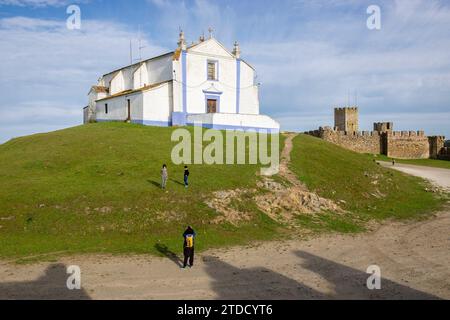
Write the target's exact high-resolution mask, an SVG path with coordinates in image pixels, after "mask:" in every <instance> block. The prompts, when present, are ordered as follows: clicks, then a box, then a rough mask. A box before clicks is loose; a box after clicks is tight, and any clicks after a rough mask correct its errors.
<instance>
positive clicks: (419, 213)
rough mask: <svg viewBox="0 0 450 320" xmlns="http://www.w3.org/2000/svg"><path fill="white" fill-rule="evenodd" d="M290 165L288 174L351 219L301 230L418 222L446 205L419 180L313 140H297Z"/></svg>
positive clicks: (315, 222)
mask: <svg viewBox="0 0 450 320" xmlns="http://www.w3.org/2000/svg"><path fill="white" fill-rule="evenodd" d="M291 159H292V160H291V169H292V170H293V171H294V172H295V173H296V174H297V176H298V177H299V179H300V180H302V181H303V182H305V184H306V185H307V186H308V188H309V189H310V190H311V191H314V192H316V193H318V194H319V195H321V196H323V197H325V198H329V199H333V200H335V201H336V202H338V203H339V204H340V205H341V207H342V208H343V209H345V210H348V211H350V213H351V214H350V216H349V215H344V216H342V217H339V216H338V217H336V216H331V215H328V216H326V215H325V216H324V217H320V218H319V219H314V218H310V217H303V218H302V219H301V220H302V221H301V222H302V223H303V224H304V225H305V226H309V227H316V228H321V227H323V226H328V227H329V228H335V229H337V230H341V231H352V230H357V229H359V226H361V225H363V224H364V222H366V221H368V220H370V219H385V218H399V219H402V218H417V217H419V218H420V217H423V216H424V214H426V213H429V212H431V211H432V210H435V209H437V208H439V207H440V206H441V205H442V204H443V202H444V201H445V199H443V198H442V197H440V196H438V195H436V194H434V193H432V192H428V191H427V190H426V189H427V188H429V184H428V183H427V182H425V181H424V180H422V179H420V178H416V177H412V176H408V175H405V174H403V173H400V172H397V171H394V170H389V169H386V168H383V167H381V166H380V165H378V164H376V162H375V161H374V160H373V159H372V158H371V157H370V156H368V155H365V154H359V153H355V152H352V151H349V150H346V149H343V148H341V147H339V146H336V145H334V144H331V143H328V142H326V141H323V140H321V139H318V138H314V137H311V136H307V135H299V136H297V137H296V138H295V140H294V150H293V152H292V155H291Z"/></svg>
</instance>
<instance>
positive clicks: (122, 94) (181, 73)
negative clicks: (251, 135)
mask: <svg viewBox="0 0 450 320" xmlns="http://www.w3.org/2000/svg"><path fill="white" fill-rule="evenodd" d="M255 79H256V72H255V69H254V68H253V67H252V66H251V65H249V64H248V63H247V62H245V61H244V60H242V59H241V57H240V49H239V45H238V43H235V45H234V49H233V51H232V52H230V51H228V50H227V49H226V48H225V47H224V46H223V45H222V44H221V43H220V42H218V41H217V40H216V39H215V38H214V37H212V36H210V37H209V39H205V38H204V37H200V40H199V42H197V43H195V44H192V45H191V46H187V45H186V41H185V38H184V33H183V32H181V33H180V37H179V41H178V48H177V49H176V50H175V51H173V52H169V53H166V54H164V55H161V56H157V57H154V58H151V59H148V60H144V61H142V62H139V63H135V64H132V65H130V66H127V67H124V68H121V69H118V70H115V71H113V72H110V73H107V74H105V75H103V76H102V77H101V78H100V79H99V81H98V83H97V85H95V86H93V87H92V88H91V90H90V92H89V105H88V106H87V107H85V108H84V122H85V123H87V122H94V121H97V122H103V121H126V122H131V123H138V124H144V125H150V126H185V125H198V124H201V125H202V126H204V127H207V128H213V129H218V130H222V129H225V130H228V129H238V130H239V129H245V130H247V129H255V130H259V129H266V130H269V131H270V132H272V133H277V132H279V130H280V125H279V123H278V122H276V121H275V120H273V119H272V118H270V117H269V116H266V115H260V114H259V94H258V89H259V86H258V84H257V83H255Z"/></svg>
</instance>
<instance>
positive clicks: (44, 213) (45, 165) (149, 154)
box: [0, 123, 442, 261]
mask: <svg viewBox="0 0 450 320" xmlns="http://www.w3.org/2000/svg"><path fill="white" fill-rule="evenodd" d="M173 130H174V128H155V127H147V126H141V125H132V124H124V123H102V124H90V125H86V126H79V127H74V128H70V129H66V130H62V131H57V132H52V133H48V134H38V135H33V136H28V137H23V138H18V139H14V140H12V141H10V142H8V143H6V144H3V145H0V243H1V246H0V258H5V257H9V258H25V257H27V258H26V259H25V261H30V260H32V259H34V258H30V257H33V256H36V255H37V256H38V257H37V258H36V259H38V260H40V259H43V257H45V254H50V256H51V254H53V253H63V254H72V253H87V252H92V253H101V252H104V253H153V254H155V253H156V254H157V253H158V249H157V247H158V246H159V247H160V248H164V247H165V246H167V248H168V250H171V251H174V252H176V253H179V252H180V251H181V250H180V249H181V248H180V246H181V240H182V238H181V233H182V232H183V230H184V228H185V226H186V225H187V224H191V225H193V226H194V228H195V229H196V231H197V233H198V235H199V237H198V241H197V244H196V246H197V248H198V249H199V250H204V249H206V248H210V247H218V246H224V245H233V244H244V243H248V242H250V241H253V240H267V239H273V238H277V237H284V236H286V235H287V234H289V233H290V232H291V231H287V230H286V229H285V228H284V227H283V226H281V225H280V224H278V223H276V222H274V221H272V220H271V219H270V218H268V217H267V216H266V215H265V214H263V213H261V212H260V211H259V210H258V209H257V207H256V205H255V203H253V201H252V199H251V198H249V199H245V200H244V201H242V202H241V203H239V204H238V206H239V210H245V211H247V212H249V213H251V215H252V219H251V220H250V221H249V222H247V223H242V224H240V225H239V226H238V227H236V226H234V225H232V224H230V223H222V224H213V223H211V222H212V221H213V220H214V218H216V217H217V213H215V212H214V210H212V209H211V208H209V207H208V206H207V205H205V203H204V200H205V199H206V198H208V197H210V196H211V192H212V191H215V190H226V189H234V188H246V187H252V188H253V187H254V186H255V183H256V181H257V179H258V178H257V176H256V174H255V173H256V172H257V171H258V170H259V166H257V165H233V166H231V165H214V166H209V165H191V166H190V167H189V168H190V171H191V177H190V183H191V185H190V187H189V189H187V190H186V189H185V188H184V186H183V176H182V175H183V167H182V166H174V165H171V159H170V154H171V150H172V147H173V146H174V145H175V144H176V143H174V142H171V141H170V137H171V134H172V132H173ZM189 130H190V131H192V130H193V129H192V128H190V129H189ZM280 140H281V146H280V147H282V142H283V140H284V139H283V138H281V139H280ZM292 160H293V163H292V169H293V170H294V171H295V172H296V173H297V174H298V176H299V177H300V179H301V180H303V181H304V182H305V183H306V184H307V185H308V186H309V187H310V188H311V189H313V190H316V191H317V192H319V193H320V194H321V195H322V196H324V197H328V198H332V199H335V200H336V201H338V200H344V201H346V203H345V204H342V206H343V207H345V208H346V209H347V210H349V211H350V213H348V214H345V215H336V214H334V213H325V214H321V215H319V216H317V217H315V218H311V217H310V216H301V217H299V218H298V222H299V223H300V225H302V226H304V227H305V228H307V229H312V230H317V231H330V230H331V231H337V232H357V231H361V230H363V227H364V222H366V221H367V220H369V219H371V218H380V219H381V218H389V217H397V218H408V217H416V216H420V215H421V214H423V213H425V212H429V211H430V210H433V209H435V208H437V207H438V206H439V204H440V203H441V202H442V200H438V199H436V198H435V196H434V195H433V194H430V193H426V192H425V191H424V183H423V182H422V180H420V179H416V178H412V177H407V176H405V175H402V174H400V173H397V172H394V171H390V170H388V169H383V168H381V167H379V166H377V165H376V164H375V163H374V162H373V161H371V160H370V159H368V156H367V155H359V154H356V153H353V152H350V151H346V150H344V149H341V148H339V147H337V146H335V145H332V144H328V143H326V142H324V141H322V140H319V139H315V138H312V137H309V136H304V135H301V136H299V137H297V138H296V139H295V141H294V150H293V154H292ZM163 163H166V164H168V166H169V184H168V190H167V192H164V191H162V190H161V189H160V187H159V183H160V169H161V166H162V164H163ZM364 173H366V174H368V175H369V176H368V177H366V176H365V175H364ZM373 174H379V175H381V178H379V179H378V180H379V181H378V183H379V184H378V185H376V186H375V185H372V184H371V183H370V182H372V181H373V180H374V179H373V178H372V177H371V176H372V175H373ZM275 179H279V177H275ZM377 189H378V191H379V192H381V193H383V194H386V195H387V196H386V197H384V198H381V199H377V198H376V197H374V196H373V195H372V193H375V192H376V190H377Z"/></svg>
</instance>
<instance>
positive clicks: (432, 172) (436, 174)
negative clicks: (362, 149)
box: [379, 161, 450, 190]
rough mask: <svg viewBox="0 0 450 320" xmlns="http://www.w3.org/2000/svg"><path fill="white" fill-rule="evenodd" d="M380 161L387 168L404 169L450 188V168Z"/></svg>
mask: <svg viewBox="0 0 450 320" xmlns="http://www.w3.org/2000/svg"><path fill="white" fill-rule="evenodd" d="M379 163H380V164H381V165H382V166H384V167H387V168H391V169H395V170H398V171H402V172H404V173H407V174H410V175H413V176H417V177H421V178H424V179H428V180H430V181H431V182H432V183H434V184H436V185H438V186H440V187H442V188H446V189H447V190H450V170H449V169H444V168H434V167H424V166H416V165H411V164H404V163H396V164H395V165H392V163H391V162H385V161H379Z"/></svg>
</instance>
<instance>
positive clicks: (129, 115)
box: [127, 99, 131, 122]
mask: <svg viewBox="0 0 450 320" xmlns="http://www.w3.org/2000/svg"><path fill="white" fill-rule="evenodd" d="M130 121H131V102H130V99H127V122H130Z"/></svg>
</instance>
